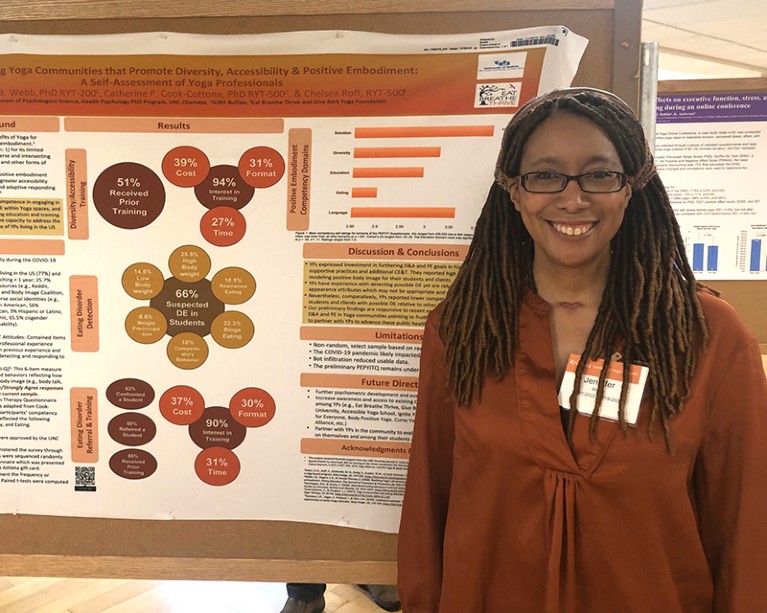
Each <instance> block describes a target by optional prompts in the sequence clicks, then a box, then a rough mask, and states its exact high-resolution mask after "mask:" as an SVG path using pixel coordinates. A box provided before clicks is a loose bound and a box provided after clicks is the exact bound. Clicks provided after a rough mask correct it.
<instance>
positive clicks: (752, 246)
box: [748, 234, 767, 272]
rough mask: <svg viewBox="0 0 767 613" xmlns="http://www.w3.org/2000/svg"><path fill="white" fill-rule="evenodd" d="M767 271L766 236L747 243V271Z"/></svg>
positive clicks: (752, 239)
mask: <svg viewBox="0 0 767 613" xmlns="http://www.w3.org/2000/svg"><path fill="white" fill-rule="evenodd" d="M764 270H767V234H765V235H764V236H760V237H758V238H751V239H750V241H749V256H748V271H749V272H760V271H764Z"/></svg>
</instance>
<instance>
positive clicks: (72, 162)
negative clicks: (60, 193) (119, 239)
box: [64, 149, 89, 240]
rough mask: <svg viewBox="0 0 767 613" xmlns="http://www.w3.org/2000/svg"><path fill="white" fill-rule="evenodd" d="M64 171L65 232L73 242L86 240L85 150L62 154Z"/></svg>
mask: <svg viewBox="0 0 767 613" xmlns="http://www.w3.org/2000/svg"><path fill="white" fill-rule="evenodd" d="M64 156H65V158H64V159H65V162H64V171H65V172H66V175H67V183H68V185H69V188H68V189H67V192H66V198H67V206H66V209H67V232H68V236H69V238H71V239H73V240H86V239H87V238H88V234H89V233H88V168H87V156H86V151H85V149H67V150H66V151H65V152H64Z"/></svg>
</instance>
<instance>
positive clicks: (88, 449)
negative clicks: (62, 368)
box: [69, 387, 99, 489]
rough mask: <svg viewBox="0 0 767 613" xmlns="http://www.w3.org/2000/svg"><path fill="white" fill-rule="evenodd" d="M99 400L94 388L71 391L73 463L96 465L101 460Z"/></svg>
mask: <svg viewBox="0 0 767 613" xmlns="http://www.w3.org/2000/svg"><path fill="white" fill-rule="evenodd" d="M98 398H99V393H98V390H97V389H96V388H94V387H73V388H72V389H70V390H69V431H70V436H71V438H72V441H71V449H72V461H73V462H76V463H78V464H86V463H88V464H95V463H96V462H98V460H99V419H98V418H99V409H98ZM94 489H95V488H94Z"/></svg>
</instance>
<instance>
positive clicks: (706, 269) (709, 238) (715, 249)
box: [685, 226, 726, 275]
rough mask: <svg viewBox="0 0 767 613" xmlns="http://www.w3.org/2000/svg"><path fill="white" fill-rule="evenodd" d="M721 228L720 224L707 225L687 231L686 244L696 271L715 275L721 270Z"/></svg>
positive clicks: (688, 254) (693, 268)
mask: <svg viewBox="0 0 767 613" xmlns="http://www.w3.org/2000/svg"><path fill="white" fill-rule="evenodd" d="M719 230H720V228H719V227H718V226H706V227H698V228H696V230H694V231H692V232H688V233H687V235H686V237H685V246H686V248H687V257H688V258H689V259H690V264H691V265H692V270H693V272H694V273H706V274H709V273H710V274H713V275H715V274H716V273H717V272H718V271H719V267H720V264H721V261H722V250H721V240H720V237H719V236H718V234H719ZM725 251H726V249H725Z"/></svg>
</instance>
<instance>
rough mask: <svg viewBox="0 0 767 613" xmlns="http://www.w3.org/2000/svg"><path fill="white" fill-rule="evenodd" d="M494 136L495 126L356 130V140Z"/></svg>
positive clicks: (405, 127) (386, 127)
mask: <svg viewBox="0 0 767 613" xmlns="http://www.w3.org/2000/svg"><path fill="white" fill-rule="evenodd" d="M494 134H495V126H402V127H396V126H382V127H377V128H355V130H354V138H430V137H451V136H493V135H494Z"/></svg>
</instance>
